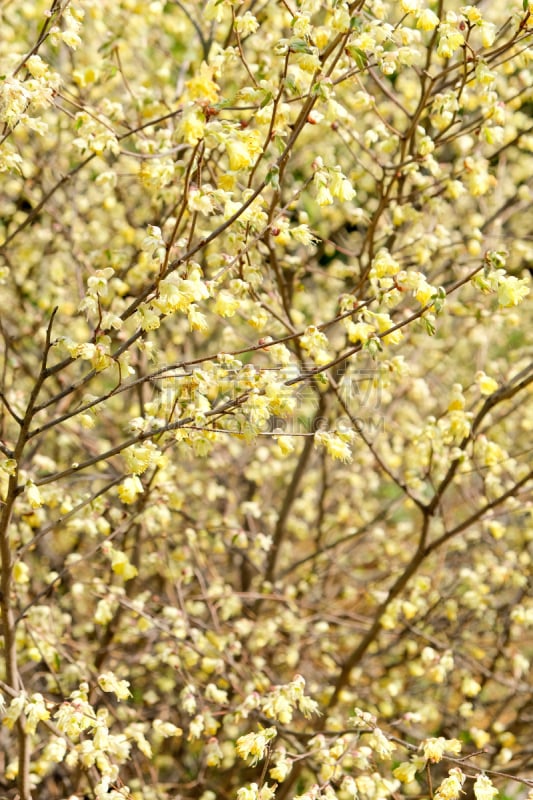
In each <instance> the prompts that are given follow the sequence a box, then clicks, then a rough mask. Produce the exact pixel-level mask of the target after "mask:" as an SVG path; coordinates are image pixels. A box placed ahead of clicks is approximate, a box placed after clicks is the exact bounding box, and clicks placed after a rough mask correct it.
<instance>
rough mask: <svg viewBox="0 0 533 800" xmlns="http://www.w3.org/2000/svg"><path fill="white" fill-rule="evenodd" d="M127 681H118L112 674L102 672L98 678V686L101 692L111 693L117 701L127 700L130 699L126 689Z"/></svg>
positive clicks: (129, 693)
mask: <svg viewBox="0 0 533 800" xmlns="http://www.w3.org/2000/svg"><path fill="white" fill-rule="evenodd" d="M129 685H130V682H129V681H119V680H118V678H116V676H115V675H114V674H113V673H112V672H103V673H102V674H101V675H99V676H98V686H99V687H100V689H102V691H103V692H113V694H114V695H115V696H116V698H117V700H127V699H128V697H131V692H130V690H129V689H128V686H129Z"/></svg>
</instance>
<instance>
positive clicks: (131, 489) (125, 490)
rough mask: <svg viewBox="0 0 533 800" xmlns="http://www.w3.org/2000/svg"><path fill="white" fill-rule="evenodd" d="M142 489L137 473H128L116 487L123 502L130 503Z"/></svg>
mask: <svg viewBox="0 0 533 800" xmlns="http://www.w3.org/2000/svg"><path fill="white" fill-rule="evenodd" d="M143 491H144V489H143V485H142V483H141V481H140V479H139V478H138V477H137V475H130V476H129V477H128V478H126V479H125V480H124V481H122V483H121V484H120V486H119V487H118V496H119V497H120V499H121V500H122V502H123V503H125V504H126V505H131V503H134V502H135V501H136V500H137V497H138V495H140V494H142V493H143Z"/></svg>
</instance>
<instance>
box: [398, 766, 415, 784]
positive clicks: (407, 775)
mask: <svg viewBox="0 0 533 800" xmlns="http://www.w3.org/2000/svg"><path fill="white" fill-rule="evenodd" d="M392 774H393V775H394V777H395V778H398V780H399V781H401V782H402V783H411V781H413V780H414V779H415V775H416V764H413V763H412V762H410V761H402V763H401V764H400V766H399V767H396V769H394V770H393V771H392Z"/></svg>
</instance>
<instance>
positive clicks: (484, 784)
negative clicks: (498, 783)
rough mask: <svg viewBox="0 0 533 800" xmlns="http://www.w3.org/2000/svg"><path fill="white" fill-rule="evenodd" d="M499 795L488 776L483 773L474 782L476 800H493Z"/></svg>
mask: <svg viewBox="0 0 533 800" xmlns="http://www.w3.org/2000/svg"><path fill="white" fill-rule="evenodd" d="M497 794H498V790H497V789H496V787H495V786H493V784H492V781H491V779H490V778H489V777H488V775H484V774H483V773H481V774H480V775H478V776H477V778H476V780H475V781H474V795H475V797H476V800H492V798H493V797H495V796H496V795H497Z"/></svg>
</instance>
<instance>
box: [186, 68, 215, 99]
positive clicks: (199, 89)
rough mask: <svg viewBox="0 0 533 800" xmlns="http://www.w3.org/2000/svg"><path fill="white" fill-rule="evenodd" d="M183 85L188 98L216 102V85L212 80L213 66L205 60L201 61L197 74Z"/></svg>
mask: <svg viewBox="0 0 533 800" xmlns="http://www.w3.org/2000/svg"><path fill="white" fill-rule="evenodd" d="M185 87H186V89H187V97H188V98H189V99H190V100H204V101H205V102H207V103H216V102H217V100H218V86H217V84H216V83H215V81H214V80H213V68H212V67H209V66H208V65H207V64H206V63H205V61H203V62H202V64H201V66H200V70H199V72H198V75H196V76H195V77H194V78H191V80H190V81H187V83H186V84H185Z"/></svg>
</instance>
